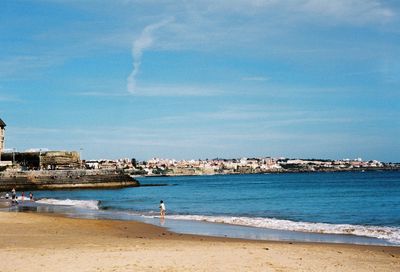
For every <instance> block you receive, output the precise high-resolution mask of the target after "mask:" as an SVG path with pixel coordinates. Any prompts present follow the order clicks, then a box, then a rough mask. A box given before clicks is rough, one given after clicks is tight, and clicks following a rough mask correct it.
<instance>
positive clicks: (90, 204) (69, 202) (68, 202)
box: [36, 198, 100, 210]
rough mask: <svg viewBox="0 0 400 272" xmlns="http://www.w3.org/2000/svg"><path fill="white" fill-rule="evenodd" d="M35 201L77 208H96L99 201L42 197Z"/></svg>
mask: <svg viewBox="0 0 400 272" xmlns="http://www.w3.org/2000/svg"><path fill="white" fill-rule="evenodd" d="M36 203H41V204H47V205H59V206H74V207H79V208H85V209H91V210H98V209H99V204H100V201H98V200H73V199H53V198H42V199H39V200H37V201H36Z"/></svg>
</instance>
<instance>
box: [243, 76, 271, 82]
mask: <svg viewBox="0 0 400 272" xmlns="http://www.w3.org/2000/svg"><path fill="white" fill-rule="evenodd" d="M242 80H244V81H267V80H269V77H263V76H249V77H242Z"/></svg>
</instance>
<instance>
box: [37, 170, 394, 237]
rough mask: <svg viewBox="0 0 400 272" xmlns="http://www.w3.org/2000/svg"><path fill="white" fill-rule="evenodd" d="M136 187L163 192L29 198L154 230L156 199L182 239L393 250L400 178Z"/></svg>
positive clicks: (210, 180) (299, 177)
mask: <svg viewBox="0 0 400 272" xmlns="http://www.w3.org/2000/svg"><path fill="white" fill-rule="evenodd" d="M138 179H139V181H140V182H141V184H143V185H146V184H152V185H165V186H143V187H138V188H124V189H115V190H63V191H37V192H34V195H35V197H36V198H38V199H41V200H39V201H38V202H39V203H42V204H43V205H49V206H51V205H52V206H62V207H68V206H64V205H69V206H72V207H75V208H77V207H78V208H80V210H79V211H78V209H75V210H73V209H70V210H68V209H66V210H64V211H68V213H69V214H70V215H71V214H72V215H73V214H74V213H76V214H78V213H80V214H81V216H82V214H86V215H85V216H86V217H94V218H116V219H134V220H138V219H139V220H142V221H145V222H149V223H154V224H159V220H158V219H157V214H158V206H159V201H160V200H161V199H162V200H164V202H165V203H166V206H167V218H166V219H167V220H166V222H167V223H166V226H167V227H169V228H171V229H172V230H175V231H179V232H186V233H199V234H210V235H221V236H224V235H228V236H232V237H242V238H255V239H264V238H265V239H278V240H305V241H308V240H316V241H332V240H333V241H339V242H349V239H350V240H351V239H353V238H354V236H356V238H357V237H368V238H365V239H369V240H365V241H362V240H360V239H361V238H359V240H357V241H355V242H354V241H350V243H353V242H354V243H375V244H380V243H383V244H385V243H394V244H400V172H336V173H292V174H260V175H218V176H182V177H157V178H155V177H152V178H138ZM50 204H51V205H50ZM85 210H86V212H82V211H85ZM87 210H90V212H87ZM194 222H197V224H196V223H194ZM207 222H208V223H207ZM215 223H225V224H215ZM226 224H228V225H226ZM185 226H186V227H185ZM343 235H345V236H343ZM337 236H343V237H345V238H343V237H342V238H343V239H344V240H343V239H342V240H341V239H340V237H337ZM271 237H272V238H271ZM321 237H322V238H321ZM329 237H330V238H329ZM326 238H327V239H326ZM331 238H332V239H331Z"/></svg>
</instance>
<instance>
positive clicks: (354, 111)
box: [0, 0, 400, 162]
mask: <svg viewBox="0 0 400 272" xmlns="http://www.w3.org/2000/svg"><path fill="white" fill-rule="evenodd" d="M0 118H1V119H3V120H4V121H5V122H6V123H7V127H6V148H8V149H13V148H15V149H16V150H18V151H24V150H28V149H39V148H40V149H49V150H77V151H80V152H81V155H82V157H83V158H84V159H116V158H136V159H140V160H146V159H150V158H153V157H160V158H174V159H199V158H201V159H206V158H210V159H211V158H217V157H218V158H240V157H265V156H272V157H289V158H325V159H343V158H358V157H361V158H362V159H364V160H371V159H377V160H381V161H386V162H391V161H392V162H395V161H396V162H399V161H400V121H399V120H400V2H399V1H395V0H390V1H389V0H287V1H279V0H229V1H228V0H220V1H217V0H214V1H211V0H210V1H208V0H202V1H183V0H182V1H179V0H176V1H168V0H165V1H153V0H147V1H141V0H113V1H105V0H104V1H102V0H98V1H94V0H92V1H91V0H87V1H83V0H82V1H77V0H32V1H29V0H24V1H19V0H2V1H0Z"/></svg>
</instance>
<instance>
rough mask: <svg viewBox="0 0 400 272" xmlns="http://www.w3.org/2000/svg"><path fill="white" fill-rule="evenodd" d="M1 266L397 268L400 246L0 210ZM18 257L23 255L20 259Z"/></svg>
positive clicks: (66, 268) (85, 268)
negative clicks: (186, 230)
mask: <svg viewBox="0 0 400 272" xmlns="http://www.w3.org/2000/svg"><path fill="white" fill-rule="evenodd" d="M0 233H1V234H0V245H1V246H0V256H1V259H2V260H5V261H4V262H3V261H2V268H3V269H4V271H20V270H22V269H23V267H24V264H23V263H29V266H30V271H43V270H50V271H55V270H60V268H62V269H61V270H63V271H74V270H75V271H77V270H80V271H93V270H97V269H99V270H100V271H112V270H113V269H116V270H118V271H132V269H133V270H141V271H199V270H200V271H226V270H228V269H229V270H231V271H246V270H247V271H261V270H262V271H264V270H267V269H268V270H271V271H298V270H304V271H320V270H321V269H323V268H325V270H331V271H334V270H341V271H354V270H357V271H371V270H374V271H396V270H399V269H400V248H399V247H392V246H372V245H349V244H329V243H309V242H279V241H257V240H256V241H254V240H246V239H234V238H224V237H210V236H203V235H188V234H179V233H174V232H171V231H168V230H167V229H165V228H163V227H158V226H154V225H149V224H145V223H142V222H136V221H120V220H103V219H96V220H91V219H77V218H67V217H63V216H62V215H58V214H39V213H22V212H18V213H10V212H0ZM16 260H24V261H23V263H21V262H18V261H17V262H16Z"/></svg>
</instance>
